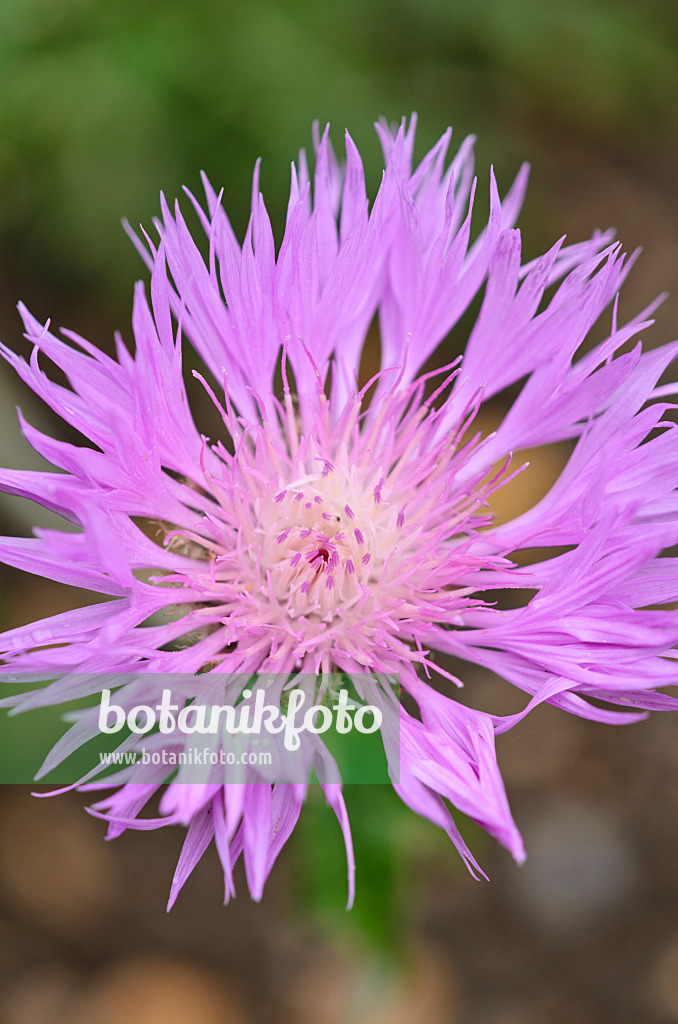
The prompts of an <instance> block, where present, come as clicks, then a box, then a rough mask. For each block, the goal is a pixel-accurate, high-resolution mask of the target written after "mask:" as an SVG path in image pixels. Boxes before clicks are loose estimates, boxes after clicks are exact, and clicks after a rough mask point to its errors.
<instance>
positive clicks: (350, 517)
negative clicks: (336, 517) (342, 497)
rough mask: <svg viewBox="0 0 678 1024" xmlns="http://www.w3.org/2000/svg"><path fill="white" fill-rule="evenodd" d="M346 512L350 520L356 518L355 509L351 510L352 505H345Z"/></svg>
mask: <svg viewBox="0 0 678 1024" xmlns="http://www.w3.org/2000/svg"><path fill="white" fill-rule="evenodd" d="M344 512H345V513H346V515H347V516H348V518H349V519H355V516H354V515H353V509H352V508H351V506H350V505H344Z"/></svg>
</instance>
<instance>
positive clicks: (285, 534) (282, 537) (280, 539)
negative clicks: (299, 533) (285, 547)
mask: <svg viewBox="0 0 678 1024" xmlns="http://www.w3.org/2000/svg"><path fill="white" fill-rule="evenodd" d="M289 535H290V531H289V530H283V532H282V533H281V534H279V536H277V537H276V541H277V542H278V544H282V542H283V541H284V540H286V539H287V537H289Z"/></svg>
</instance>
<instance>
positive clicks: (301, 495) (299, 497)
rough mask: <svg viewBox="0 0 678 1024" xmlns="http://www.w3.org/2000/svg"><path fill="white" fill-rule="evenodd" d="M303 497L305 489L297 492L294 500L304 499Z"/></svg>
mask: <svg viewBox="0 0 678 1024" xmlns="http://www.w3.org/2000/svg"><path fill="white" fill-rule="evenodd" d="M303 497H304V494H303V491H299V492H298V493H297V494H295V495H294V500H295V501H302V499H303Z"/></svg>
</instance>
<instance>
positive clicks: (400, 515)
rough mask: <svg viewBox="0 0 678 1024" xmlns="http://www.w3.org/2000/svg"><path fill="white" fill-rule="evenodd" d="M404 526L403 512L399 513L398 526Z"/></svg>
mask: <svg viewBox="0 0 678 1024" xmlns="http://www.w3.org/2000/svg"><path fill="white" fill-rule="evenodd" d="M404 525H405V515H404V513H403V512H399V513H398V526H404Z"/></svg>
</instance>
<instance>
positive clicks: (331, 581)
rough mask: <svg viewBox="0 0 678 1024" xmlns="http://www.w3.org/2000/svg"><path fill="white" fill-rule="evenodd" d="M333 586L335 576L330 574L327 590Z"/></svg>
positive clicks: (326, 585)
mask: <svg viewBox="0 0 678 1024" xmlns="http://www.w3.org/2000/svg"><path fill="white" fill-rule="evenodd" d="M333 586H334V577H333V576H328V577H327V583H326V584H325V590H331V589H332V587H333Z"/></svg>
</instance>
